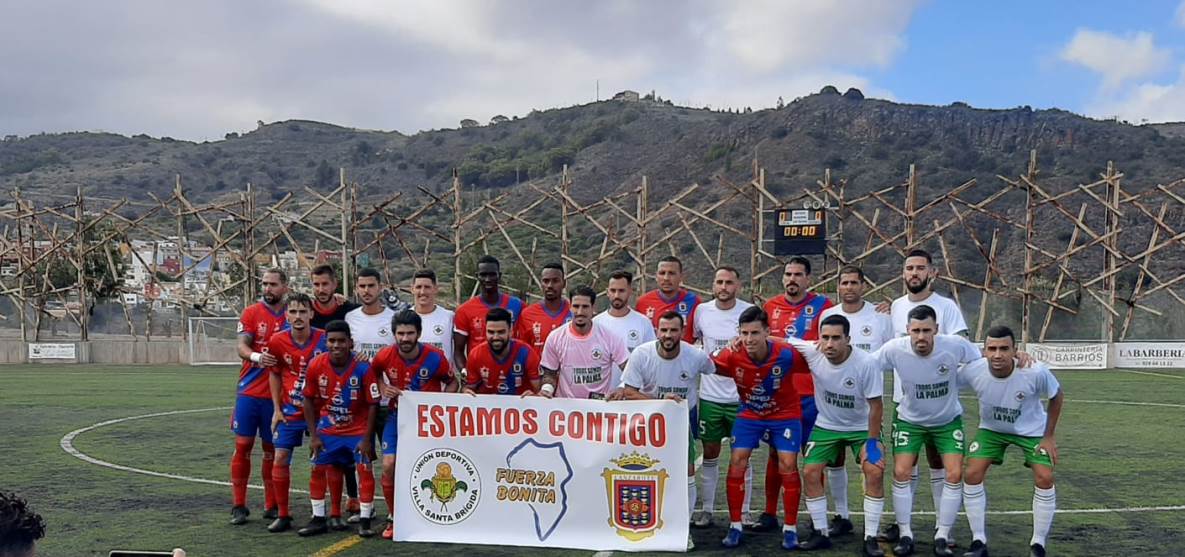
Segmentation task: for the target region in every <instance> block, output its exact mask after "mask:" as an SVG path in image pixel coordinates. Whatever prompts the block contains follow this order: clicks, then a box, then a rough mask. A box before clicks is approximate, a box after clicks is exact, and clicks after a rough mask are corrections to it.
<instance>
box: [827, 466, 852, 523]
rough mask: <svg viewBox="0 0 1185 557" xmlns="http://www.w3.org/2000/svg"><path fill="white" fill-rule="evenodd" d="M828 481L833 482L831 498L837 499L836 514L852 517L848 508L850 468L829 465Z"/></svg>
mask: <svg viewBox="0 0 1185 557" xmlns="http://www.w3.org/2000/svg"><path fill="white" fill-rule="evenodd" d="M827 483H829V484H831V498H832V499H834V500H835V514H838V515H839V516H841V517H843V518H851V516H852V513H851V512H850V511H849V510H848V469H847V468H846V467H843V466H837V467H835V468H832V467H830V466H828V467H827Z"/></svg>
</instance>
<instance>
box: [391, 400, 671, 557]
mask: <svg viewBox="0 0 1185 557" xmlns="http://www.w3.org/2000/svg"><path fill="white" fill-rule="evenodd" d="M687 439H688V411H687V405H686V403H678V404H676V403H674V402H670V401H657V400H656V401H622V402H605V401H600V400H574V399H551V400H549V399H545V398H540V397H527V398H519V397H517V396H498V395H483V396H471V395H463V394H440V393H420V392H410V391H404V393H403V394H402V395H401V397H400V399H399V445H398V454H397V456H396V466H395V509H396V516H395V539H396V540H397V541H424V542H448V543H467V544H497V545H516V546H539V547H570V548H579V549H591V550H598V551H599V550H622V551H683V550H685V549H686V548H687V526H688V524H687V523H688V520H689V516H688V512H689V511H688V509H687V443H688V440H687Z"/></svg>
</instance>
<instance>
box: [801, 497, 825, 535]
mask: <svg viewBox="0 0 1185 557" xmlns="http://www.w3.org/2000/svg"><path fill="white" fill-rule="evenodd" d="M806 512H808V513H810V515H811V522H812V523H813V524H814V525H815V529H816V530H818V531H819V533H820V534H823V535H824V536H827V535H828V534H830V532H829V531H828V528H827V496H826V495H820V496H819V497H807V498H806Z"/></svg>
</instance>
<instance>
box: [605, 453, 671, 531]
mask: <svg viewBox="0 0 1185 557" xmlns="http://www.w3.org/2000/svg"><path fill="white" fill-rule="evenodd" d="M609 462H611V463H613V464H614V468H605V469H604V471H603V472H601V477H602V478H605V492H606V494H607V495H608V497H609V513H610V515H609V526H612V527H613V528H614V529H616V530H617V535H619V536H621V537H623V538H625V539H627V540H629V541H632V542H637V541H641V540H644V539H646V538H649V537H650V536H653V535H654V534H655V533H657V532H658V530H659V529H660V528H662V527H663V522H662V501H663V492H664V491H665V490H666V484H667V479H668V478H669V477H670V475H669V474H667V471H666V469H664V468H658V467H657V465H658V462H659V461H658V460H657V459H652V458H650V457H648V456H646V455H640V454H638V453H632V454H629V455H622V456H621V457H620V458H616V459H611V460H610V461H609Z"/></svg>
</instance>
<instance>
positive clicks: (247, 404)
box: [230, 395, 275, 443]
mask: <svg viewBox="0 0 1185 557" xmlns="http://www.w3.org/2000/svg"><path fill="white" fill-rule="evenodd" d="M273 411H275V408H274V405H273V404H272V399H270V398H255V397H253V396H243V395H238V396H236V397H235V409H234V412H232V413H231V415H230V429H231V431H233V432H235V435H239V436H242V437H255V436H259V438H260V439H262V440H263V442H264V443H271V442H272V412H273Z"/></svg>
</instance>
